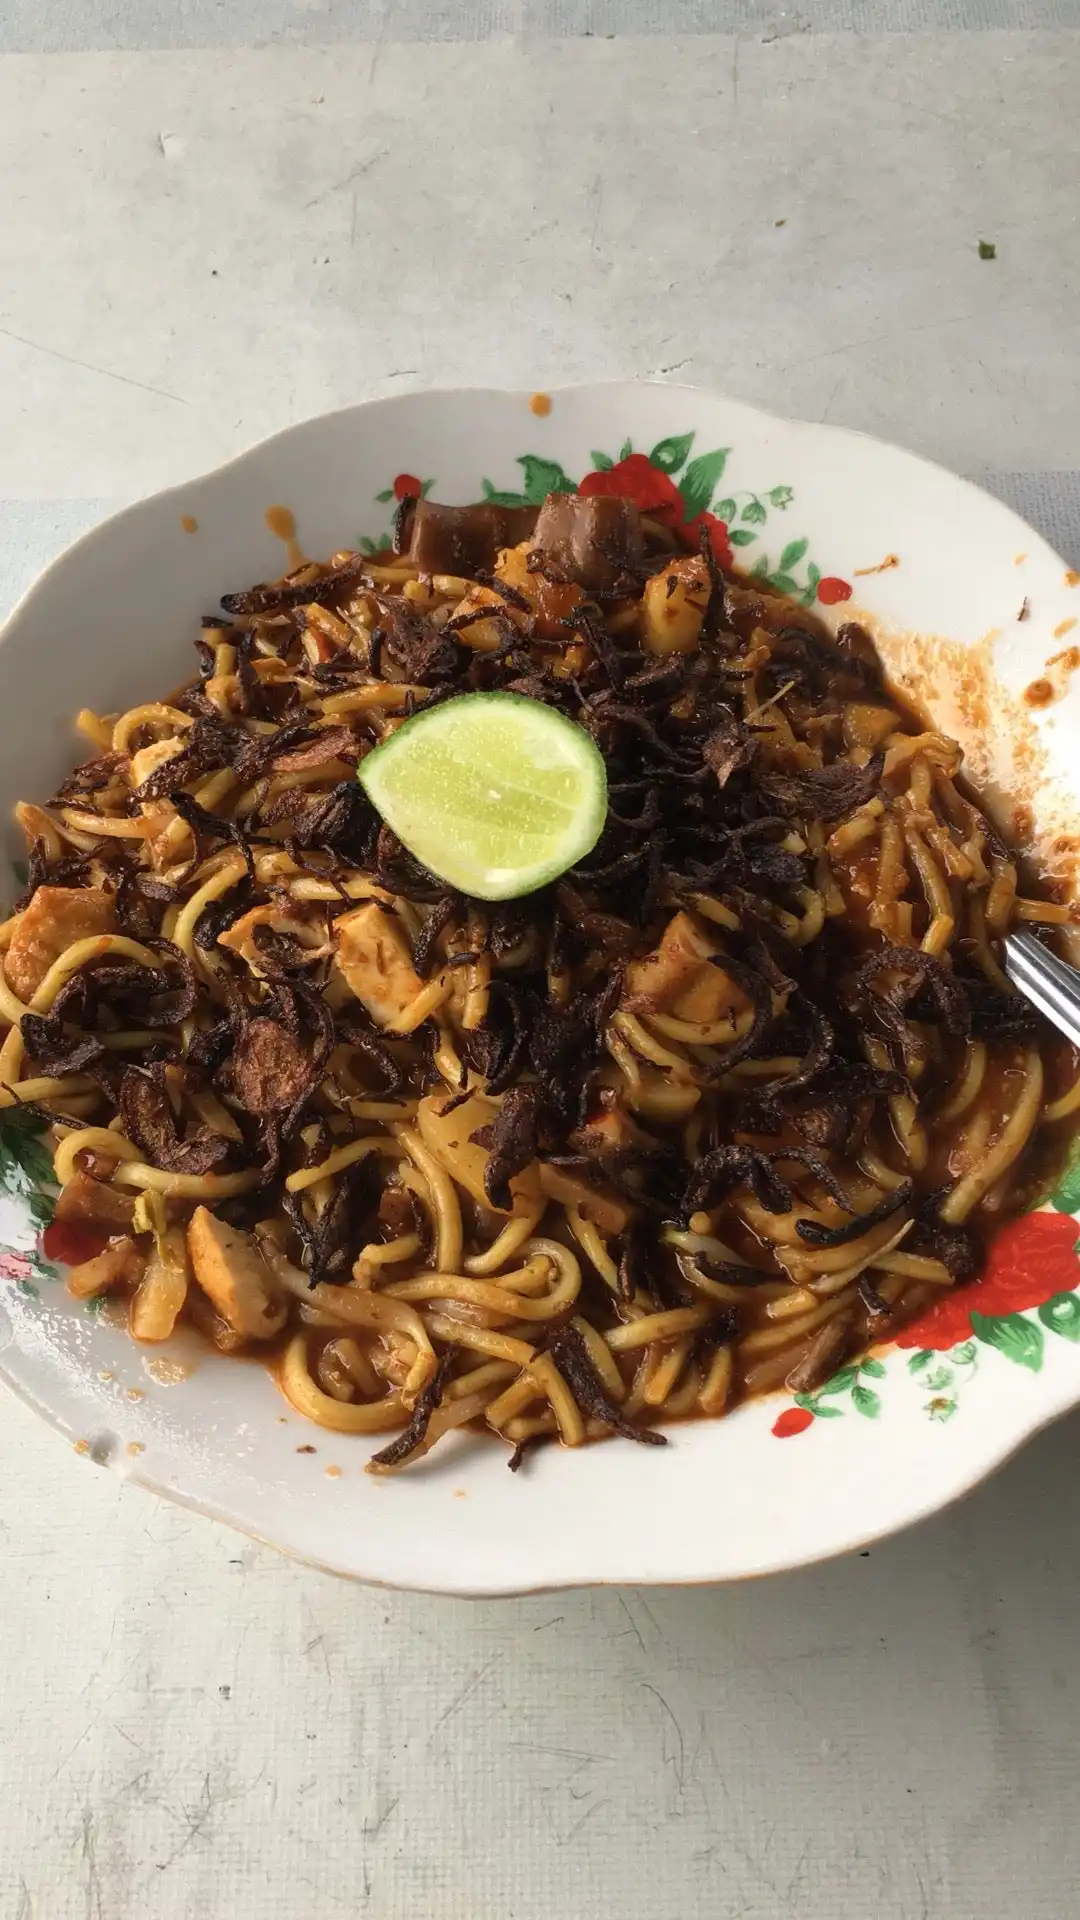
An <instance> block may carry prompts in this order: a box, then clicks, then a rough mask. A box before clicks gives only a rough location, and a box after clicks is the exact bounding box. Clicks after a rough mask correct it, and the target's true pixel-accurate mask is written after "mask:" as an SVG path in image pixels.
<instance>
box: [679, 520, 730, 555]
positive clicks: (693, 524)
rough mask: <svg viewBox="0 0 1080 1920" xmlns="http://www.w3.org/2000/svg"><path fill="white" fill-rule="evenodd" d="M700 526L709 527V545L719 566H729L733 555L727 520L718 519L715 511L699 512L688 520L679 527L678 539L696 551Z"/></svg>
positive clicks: (699, 540)
mask: <svg viewBox="0 0 1080 1920" xmlns="http://www.w3.org/2000/svg"><path fill="white" fill-rule="evenodd" d="M702 527H708V529H709V545H710V547H711V548H712V550H713V555H714V557H715V559H716V561H717V563H718V564H719V565H720V566H721V567H730V566H731V565H732V563H733V560H734V555H733V553H732V551H731V542H730V540H729V539H728V530H727V521H726V520H718V519H717V517H716V515H715V513H699V514H698V515H697V516H696V518H695V519H693V520H688V521H687V522H686V525H685V526H684V527H680V528H679V539H680V540H682V541H684V542H685V544H686V545H687V546H688V547H693V548H694V550H695V552H696V551H697V550H698V549H699V548H700V546H701V529H702Z"/></svg>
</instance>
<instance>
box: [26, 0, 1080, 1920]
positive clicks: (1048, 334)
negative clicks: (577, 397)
mask: <svg viewBox="0 0 1080 1920" xmlns="http://www.w3.org/2000/svg"><path fill="white" fill-rule="evenodd" d="M1078 24H1080V21H1078V15H1077V8H1076V6H1075V4H1074V0H1057V3H1056V4H1055V3H1054V0H1044V3H1042V4H1040V0H865V3H863V0H803V7H802V9H801V10H798V11H794V10H790V9H788V10H781V9H779V8H777V7H775V6H773V5H771V4H769V0H756V3H755V0H486V3H485V4H466V3H465V0H458V3H457V4H455V0H443V4H442V5H441V6H437V5H427V4H424V3H423V0H385V4H379V3H378V0H184V4H172V5H170V4H167V0H143V4H140V5H139V6H124V5H122V4H121V3H120V0H3V4H0V156H2V161H0V169H2V185H3V194H4V215H3V219H2V220H0V601H2V602H4V603H5V604H9V603H10V602H11V601H12V600H13V599H14V598H15V596H16V594H17V593H18V592H19V591H20V590H21V588H22V587H23V585H24V584H25V583H26V582H27V581H28V580H29V579H30V578H31V577H32V576H33V574H34V573H35V571H36V570H37V569H38V567H39V566H40V565H41V564H42V563H43V562H44V561H45V560H46V559H47V558H49V557H50V556H51V555H52V554H53V553H54V552H55V551H56V550H57V549H58V548H59V547H60V546H62V545H63V544H64V543H65V542H66V541H67V540H68V539H70V538H71V537H72V536H73V535H74V534H76V533H77V532H79V531H81V530H82V529H83V528H84V527H85V526H87V525H89V524H90V523H91V522H92V521H93V520H94V519H96V518H97V517H99V516H100V515H101V514H102V513H103V512H105V511H107V510H108V509H110V508H111V507H113V506H115V505H118V504H120V503H122V502H125V501H128V500H131V499H134V498H135V497H136V496H138V495H139V494H141V493H144V492H147V491H150V490H152V489H154V488H156V487H159V486H161V485H163V484H165V483H167V482H171V481H173V480H177V479H180V478H182V477H184V476H185V475H187V474H189V473H192V472H196V471H198V470H200V469H202V468H204V467H205V466H207V465H209V464H211V463H212V462H213V461H215V460H217V459H218V458H220V457H221V456H224V455H227V454H229V453H231V452H233V451H234V450H236V449H238V448H239V447H241V446H243V445H244V444H245V443H247V442H250V441H252V440H254V439H256V438H258V437H259V436H261V435H262V434H264V433H266V432H268V431H271V430H272V429H274V428H276V427H279V426H281V425H283V424H284V423H286V422H288V421H291V420H297V419H300V418H302V417H303V416H304V415H307V414H310V413H314V412H317V411H320V410H322V409H324V408H327V407H332V406H336V405H338V404H340V403H342V402H345V401H351V400H354V399H357V398H359V397H361V396H363V395H367V394H381V393H391V392H395V391H397V390H399V389H400V388H402V387H403V386H415V385H420V384H425V383H430V384H438V383H457V382H468V381H470V380H475V381H478V382H485V381H488V382H490V381H495V382H499V383H503V384H508V385H519V386H524V387H527V388H536V387H544V386H548V385H556V384H558V383H559V382H560V381H565V380H574V379H591V378H596V377H603V376H619V377H625V376H630V375H634V374H649V375H652V376H660V377H663V376H664V375H667V374H670V375H672V376H675V377H678V378H681V379H685V380H690V381H698V382H700V383H702V384H709V385H714V386H718V387H720V388H723V389H726V390H728V391H730V392H731V393H733V394H736V395H739V396H740V397H743V398H745V399H748V400H752V401H757V402H759V403H760V404H761V405H763V406H766V407H771V408H774V409H775V410H777V411H780V412H784V413H792V414H797V415H803V416H805V417H806V418H808V419H812V420H830V421H837V422H842V423H846V424H850V425H852V426H858V427H863V428H866V429H868V430H869V431H870V432H872V433H877V434H880V435H884V436H886V437H888V438H894V439H897V440H900V441H903V442H906V443H907V444H909V445H912V446H914V447H916V448H917V449H919V450H920V451H922V452H924V453H927V454H930V455H932V456H934V457H936V458H937V459H939V460H941V461H944V462H945V463H947V464H948V465H949V466H951V467H954V468H957V469H959V470H960V471H961V472H964V473H967V474H971V475H973V476H976V477H979V478H981V479H982V480H983V481H984V484H986V485H987V486H989V487H990V488H991V489H992V490H993V491H995V492H997V493H1000V494H1001V495H1002V496H1003V497H1004V498H1006V499H1008V500H1009V501H1011V502H1012V503H1013V504H1015V505H1017V506H1018V507H1019V508H1020V509H1021V510H1022V511H1024V512H1026V513H1027V514H1028V515H1029V517H1030V518H1031V519H1032V520H1034V521H1035V522H1036V523H1037V524H1038V525H1039V526H1040V527H1041V528H1042V530H1043V531H1044V532H1045V533H1046V534H1047V535H1048V536H1049V537H1050V538H1051V539H1052V540H1053V541H1055V542H1056V544H1057V545H1058V546H1059V547H1060V548H1061V549H1062V550H1063V551H1064V552H1065V553H1066V554H1067V555H1068V557H1069V558H1070V560H1072V561H1074V562H1076V563H1080V479H1078V476H1077V473H1076V472H1075V471H1074V470H1073V469H1074V468H1075V467H1076V465H1077V462H1078V453H1077V449H1078V447H1080V330H1078V328H1077V324H1076V313H1077V306H1078V300H1080V250H1078V237H1077V196H1076V182H1077V177H1078V166H1080V118H1078V116H1077V113H1076V98H1077V89H1078V86H1080V34H1078V33H1077V32H1076V31H1075V28H1076V27H1077V25H1078ZM980 238H982V239H986V240H989V241H992V242H993V243H994V244H995V245H996V249H997V253H996V259H994V260H993V261H984V260H980V258H979V256H978V251H977V242H978V240H979V239H980ZM148 617H152V609H151V610H149V615H148ZM73 643H74V642H73ZM1078 1443H1080V1421H1078V1420H1077V1419H1073V1420H1071V1421H1066V1422H1064V1423H1062V1424H1061V1425H1060V1426H1059V1427H1058V1428H1057V1429H1056V1430H1055V1431H1053V1432H1051V1433H1048V1434H1046V1435H1044V1436H1042V1437H1041V1438H1040V1439H1039V1440H1037V1441H1036V1442H1035V1443H1034V1444H1033V1445H1032V1446H1030V1447H1029V1448H1028V1449H1027V1450H1026V1451H1025V1452H1024V1453H1023V1454H1022V1455H1021V1456H1020V1457H1019V1458H1018V1459H1016V1460H1015V1461H1014V1462H1013V1463H1012V1464H1011V1465H1010V1466H1009V1467H1008V1468H1007V1469H1006V1470H1005V1471H1004V1472H1003V1473H1002V1474H1001V1475H1000V1476H999V1477H998V1478H997V1479H996V1480H995V1481H994V1482H992V1483H991V1484H989V1485H987V1486H985V1487H984V1488H982V1489H981V1490H980V1491H979V1492H977V1493H976V1494H975V1495H974V1496H973V1497H972V1498H971V1499H969V1500H968V1501H966V1502H965V1503H964V1504H963V1505H962V1506H960V1507H958V1508H957V1509H955V1510H954V1511H953V1512H951V1513H948V1514H946V1515H944V1516H942V1517H940V1518H939V1519H937V1520H935V1521H933V1522H932V1523H931V1524H929V1525H927V1526H924V1527H922V1528H921V1529H919V1530H918V1531H916V1532H914V1533H911V1534H909V1535H907V1536H906V1537H904V1538H901V1539H898V1540H895V1541H893V1542H891V1543H889V1544H887V1545H885V1546H883V1547H880V1548H876V1549H875V1550H874V1551H873V1553H871V1554H869V1555H862V1556H859V1555H856V1556H853V1557H851V1558H850V1559H847V1560H844V1561H842V1562H839V1563H836V1564H833V1565H830V1566H827V1567H824V1568H821V1569H817V1570H813V1571H810V1572H804V1573H800V1574H798V1575H796V1576H792V1577H790V1578H787V1579H782V1580H774V1581H771V1582H768V1583H766V1584H759V1585H756V1586H748V1587H744V1588H741V1589H730V1590H727V1591H713V1592H709V1591H681V1592H680V1591H669V1592H662V1591H653V1592H629V1591H628V1592H614V1591H604V1592H598V1593H591V1594H590V1593H582V1594H574V1595H569V1596H558V1595H556V1596H552V1597H550V1598H542V1599H528V1600H522V1601H517V1602H509V1603H504V1604H497V1605H491V1604H480V1605H468V1604H460V1603H449V1602H446V1601H436V1600H428V1599H423V1598H417V1597H404V1598H398V1597H395V1596H394V1595H392V1594H383V1593H367V1592H363V1591H360V1590H359V1589H356V1588H351V1587H349V1586H346V1585H343V1584H339V1583H336V1582H334V1581H332V1580H329V1579H327V1578H324V1577H322V1576H320V1575H318V1574H315V1573H312V1572H309V1571H307V1570H305V1569H303V1568H301V1567H297V1566H293V1565H290V1564H288V1563H286V1562H285V1561H284V1560H282V1559H279V1558H278V1557H277V1556H275V1554H273V1553H272V1552H269V1551H267V1550H264V1549H263V1548H261V1547H257V1546H251V1545H249V1544H247V1543H245V1542H244V1541H242V1540H241V1539H239V1538H236V1537H233V1536H232V1535H230V1534H228V1533H225V1532H223V1531H220V1530H218V1529H217V1528H215V1527H214V1526H212V1525H211V1524H210V1523H209V1522H207V1521H204V1520H202V1519H199V1518H197V1517H195V1516H193V1515H191V1514H188V1513H184V1512H181V1511H179V1510H177V1509H174V1508H170V1507H167V1506H164V1505H160V1504H157V1503H155V1502H154V1501H153V1500H152V1499H151V1498H150V1497H149V1496H148V1495H146V1494H143V1493H140V1492H138V1491H137V1490H134V1489H131V1488H125V1487H123V1486H122V1485H121V1484H120V1483H119V1482H118V1481H117V1480H116V1479H114V1478H111V1477H109V1476H107V1475H105V1474H103V1473H101V1472H98V1471H97V1470H95V1469H94V1468H92V1467H91V1466H90V1465H89V1464H87V1463H84V1462H83V1461H81V1460H79V1459H76V1457H75V1456H74V1454H73V1453H72V1451H71V1449H70V1448H69V1447H68V1446H66V1445H64V1444H63V1443H62V1442H61V1441H60V1440H59V1439H57V1438H56V1437H55V1436H53V1435H51V1434H50V1433H49V1432H48V1431H46V1429H45V1428H44V1427H42V1426H40V1425H39V1424H38V1423H37V1422H36V1421H35V1420H34V1419H33V1418H32V1417H31V1415H30V1414H29V1413H27V1412H26V1411H24V1410H23V1409H22V1408H21V1407H20V1406H18V1405H16V1404H15V1403H14V1402H13V1401H12V1400H10V1399H9V1398H7V1397H2V1398H0V1445H2V1447H3V1458H4V1462H5V1468H6V1470H5V1472H4V1473H3V1476H2V1477H0V1541H2V1550H3V1563H4V1573H5V1578H4V1582H3V1603H2V1620H3V1652H4V1659H3V1673H4V1684H3V1688H2V1694H0V1920H146V1917H147V1916H152V1917H154V1920H156V1917H157V1916H163V1917H164V1920H174V1917H175V1920H189V1916H190V1917H191V1920H196V1917H197V1920H218V1917H219V1916H221V1917H222V1920H226V1917H228V1920H232V1916H235V1915H243V1916H245V1917H246V1916H252V1920H309V1916H310V1917H314V1916H318V1920H333V1916H334V1915H338V1914H340V1915H347V1916H349V1917H350V1920H356V1916H361V1915H367V1914H370V1915H372V1916H373V1920H594V1917H595V1920H600V1917H601V1916H604V1917H606V1916H608V1915H617V1916H618V1917H619V1920H685V1917H686V1916H688V1915H691V1914H697V1913H702V1914H707V1915H708V1916H709V1920H736V1916H741V1917H742V1920H777V1917H778V1916H779V1917H781V1920H783V1917H784V1916H796V1917H797V1920H876V1917H877V1916H881V1917H882V1920H1006V1917H1007V1920H1014V1916H1017V1915H1022V1916H1024V1920H1041V1917H1042V1916H1046V1920H1069V1917H1070V1916H1072V1915H1075V1914H1076V1912H1077V1911H1078V1908H1077V1900H1078V1895H1077V1893H1076V1886H1077V1883H1078V1880H1080V1827H1078V1824H1077V1820H1076V1804H1077V1791H1078V1785H1080V1782H1078V1760H1077V1742H1076V1728H1077V1725H1078V1722H1080V1661H1078V1659H1077V1657H1076V1649H1077V1628H1076V1594H1077V1590H1078V1588H1080V1475H1078V1473H1077V1471H1076V1455H1077V1449H1078ZM703 1518H704V1520H705V1522H706V1523H707V1520H708V1516H703Z"/></svg>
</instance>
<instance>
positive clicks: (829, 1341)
mask: <svg viewBox="0 0 1080 1920" xmlns="http://www.w3.org/2000/svg"><path fill="white" fill-rule="evenodd" d="M853 1332H854V1329H853V1328H852V1325H851V1322H850V1320H845V1319H843V1318H842V1317H840V1318H837V1319H836V1320H827V1321H826V1322H825V1325H824V1326H823V1327H821V1328H819V1330H818V1332H817V1333H816V1334H815V1335H814V1337H813V1339H812V1340H811V1342H810V1345H809V1346H808V1347H807V1349H806V1352H805V1353H804V1354H803V1357H802V1359H801V1360H796V1362H795V1365H794V1366H793V1367H792V1369H791V1372H790V1373H789V1374H788V1377H787V1380H786V1381H785V1385H786V1386H787V1387H788V1388H789V1389H790V1391H791V1392H792V1393H812V1392H813V1391H814V1388H815V1387H822V1386H824V1384H825V1382H826V1380H829V1379H831V1378H832V1376H833V1374H834V1373H835V1372H836V1369H837V1367H838V1366H839V1365H840V1362H841V1361H842V1360H844V1359H846V1357H847V1354H848V1351H849V1349H850V1347H851V1343H852V1337H853Z"/></svg>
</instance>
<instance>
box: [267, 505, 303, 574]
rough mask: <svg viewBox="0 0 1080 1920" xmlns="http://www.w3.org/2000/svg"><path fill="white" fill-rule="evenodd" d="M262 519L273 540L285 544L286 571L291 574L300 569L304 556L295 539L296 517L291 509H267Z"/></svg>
mask: <svg viewBox="0 0 1080 1920" xmlns="http://www.w3.org/2000/svg"><path fill="white" fill-rule="evenodd" d="M263 519H264V520H265V522H266V525H267V527H268V528H269V530H270V532H271V533H272V534H273V535H274V537H275V539H277V540H281V541H283V542H284V544H285V554H286V560H287V563H288V564H287V569H286V571H287V572H289V573H293V572H294V571H295V569H296V568H297V567H302V566H303V565H304V561H305V557H306V556H305V554H304V551H303V548H302V547H301V546H300V543H299V541H298V540H297V537H296V516H295V514H294V513H293V512H292V509H291V508H290V507H280V506H279V507H267V509H266V512H265V513H264V515H263Z"/></svg>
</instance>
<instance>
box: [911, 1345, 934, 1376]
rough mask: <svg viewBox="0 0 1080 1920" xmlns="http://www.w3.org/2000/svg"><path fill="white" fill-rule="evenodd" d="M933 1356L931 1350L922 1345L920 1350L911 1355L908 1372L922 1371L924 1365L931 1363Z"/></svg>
mask: <svg viewBox="0 0 1080 1920" xmlns="http://www.w3.org/2000/svg"><path fill="white" fill-rule="evenodd" d="M933 1357H934V1356H933V1354H932V1353H931V1352H930V1351H929V1349H928V1348H927V1347H921V1348H920V1350H919V1352H918V1353H913V1354H912V1356H911V1359H910V1360H909V1361H908V1372H909V1373H921V1372H922V1371H923V1368H924V1367H928V1366H929V1365H930V1362H931V1360H932V1359H933Z"/></svg>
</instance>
